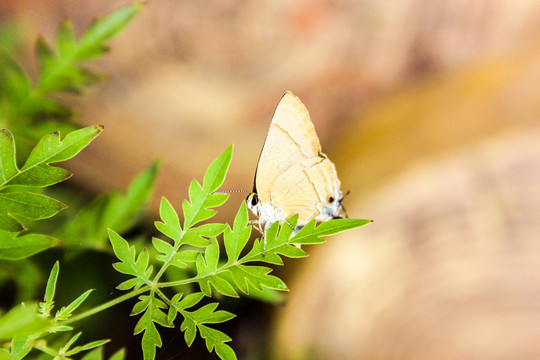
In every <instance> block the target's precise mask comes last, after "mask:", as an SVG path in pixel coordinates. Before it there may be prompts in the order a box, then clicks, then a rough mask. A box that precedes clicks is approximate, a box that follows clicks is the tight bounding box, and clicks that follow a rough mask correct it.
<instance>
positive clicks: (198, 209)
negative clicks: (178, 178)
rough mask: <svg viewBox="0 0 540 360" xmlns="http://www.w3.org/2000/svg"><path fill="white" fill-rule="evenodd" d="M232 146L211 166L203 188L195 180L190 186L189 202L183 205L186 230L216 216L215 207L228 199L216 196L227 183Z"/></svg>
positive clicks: (223, 196) (219, 195) (225, 196)
mask: <svg viewBox="0 0 540 360" xmlns="http://www.w3.org/2000/svg"><path fill="white" fill-rule="evenodd" d="M232 151H233V147H232V145H231V146H229V147H228V148H227V149H226V150H225V151H223V152H222V153H221V154H220V155H219V156H218V157H217V158H216V160H214V161H213V162H212V164H210V166H209V167H208V170H207V171H206V174H205V175H204V181H203V186H201V184H199V182H198V181H196V180H193V181H192V182H191V185H190V186H189V200H190V201H189V202H187V201H184V202H183V203H182V209H183V211H184V229H188V228H190V227H192V226H193V225H195V224H196V223H198V222H201V221H204V220H207V219H209V218H211V217H212V216H214V215H215V214H216V211H215V210H213V209H212V208H213V207H217V206H220V205H222V204H223V203H224V202H225V201H226V200H227V199H228V195H226V194H214V193H213V192H214V191H216V190H217V189H218V188H219V187H220V186H221V185H222V184H223V181H225V175H226V174H227V170H228V169H229V165H230V163H231V159H232Z"/></svg>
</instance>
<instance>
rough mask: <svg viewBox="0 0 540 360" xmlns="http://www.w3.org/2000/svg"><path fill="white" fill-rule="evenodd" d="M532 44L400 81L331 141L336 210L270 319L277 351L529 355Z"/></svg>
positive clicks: (537, 134) (536, 321)
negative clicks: (338, 225) (347, 226)
mask: <svg viewBox="0 0 540 360" xmlns="http://www.w3.org/2000/svg"><path fill="white" fill-rule="evenodd" d="M538 54H540V53H539V52H524V53H521V54H520V55H519V56H513V57H510V58H504V59H497V60H495V61H489V62H486V63H483V64H479V65H478V66H474V67H469V68H467V69H464V70H463V71H460V72H453V73H449V74H447V76H444V77H436V78H433V79H430V80H425V81H422V82H420V83H417V84H414V85H413V84H411V85H410V86H407V87H406V88H405V89H403V90H402V91H398V92H396V94H394V95H391V96H387V97H386V98H385V99H381V100H380V101H379V103H378V104H376V105H375V106H373V108H371V109H370V110H369V111H367V112H365V113H364V114H362V116H360V117H359V125H358V126H357V127H356V128H355V127H352V128H351V131H350V132H349V133H348V134H347V135H346V136H344V138H343V141H342V142H341V143H340V145H339V146H337V147H336V148H335V149H334V150H335V151H336V156H335V159H336V163H337V168H338V171H339V172H340V174H341V178H342V183H343V184H344V187H345V188H347V187H350V189H351V195H349V197H348V198H347V199H346V201H345V205H346V206H347V210H348V212H349V215H350V216H354V217H366V218H371V219H374V220H375V222H374V223H373V224H370V225H369V226H367V227H366V228H361V229H359V230H355V231H353V232H350V233H347V234H345V235H343V236H341V237H336V238H333V239H331V240H330V241H329V242H328V243H327V244H325V245H324V246H320V247H314V248H313V249H310V250H312V253H313V256H311V257H310V258H308V259H307V261H305V263H304V265H303V267H302V269H301V271H300V273H299V274H298V275H297V276H295V277H294V278H293V280H292V282H291V283H290V284H289V287H290V288H291V294H290V297H289V301H288V306H286V307H284V308H283V309H281V310H280V311H279V313H278V320H277V321H276V323H275V327H274V335H275V346H274V347H273V349H274V355H275V356H276V358H279V359H314V358H315V359H340V360H343V359H479V358H481V359H524V360H525V359H534V358H538V357H540V346H539V345H538V341H537V339H538V338H539V337H540V242H539V240H540V205H539V204H540V188H539V186H538V185H539V184H540V183H539V179H540V107H539V105H538V104H539V103H538V101H537V100H535V98H536V95H534V93H535V92H534V91H532V89H538V88H540V86H539V85H540V74H539V72H538V69H540V67H538V66H537V64H538V63H539V61H540V57H539V55H538Z"/></svg>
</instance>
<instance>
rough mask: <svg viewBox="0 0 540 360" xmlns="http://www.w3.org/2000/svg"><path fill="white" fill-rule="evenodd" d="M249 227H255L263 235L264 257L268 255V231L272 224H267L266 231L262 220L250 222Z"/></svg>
mask: <svg viewBox="0 0 540 360" xmlns="http://www.w3.org/2000/svg"><path fill="white" fill-rule="evenodd" d="M248 225H251V226H253V227H254V228H255V229H257V231H259V232H260V233H261V237H262V241H263V257H264V256H265V255H266V230H267V229H268V228H269V227H270V225H271V224H270V223H265V225H264V230H263V228H262V226H261V221H260V220H249V221H248Z"/></svg>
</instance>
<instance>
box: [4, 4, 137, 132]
mask: <svg viewBox="0 0 540 360" xmlns="http://www.w3.org/2000/svg"><path fill="white" fill-rule="evenodd" d="M141 8H142V4H141V3H135V4H131V5H127V6H125V7H122V8H120V9H118V10H116V11H115V12H113V13H111V14H109V15H108V16H106V17H105V18H103V19H101V20H96V21H94V22H93V23H92V24H91V25H90V26H89V28H88V29H87V30H86V31H85V32H84V33H83V34H82V36H81V38H80V39H79V40H78V41H77V40H76V38H75V34H74V29H73V24H72V23H71V22H70V21H65V22H63V23H62V25H61V26H60V28H59V29H58V31H57V34H56V39H55V45H56V49H54V48H53V47H52V46H51V45H49V44H48V43H47V42H46V41H45V39H43V38H39V39H38V41H37V43H36V54H37V62H38V65H39V70H40V72H39V78H38V79H37V81H36V84H32V82H31V81H30V78H29V76H28V75H27V74H26V73H25V72H24V71H23V69H22V67H21V66H20V65H19V64H18V63H17V62H16V61H15V60H14V59H13V57H12V56H11V55H10V54H9V53H8V52H7V51H6V50H5V49H0V69H1V70H0V126H10V127H11V129H12V131H13V132H14V133H15V134H16V135H17V136H22V137H24V138H29V139H37V138H39V137H40V136H42V135H43V134H44V133H47V132H49V131H51V129H54V128H58V127H62V126H60V125H59V121H65V120H67V119H70V118H71V117H72V115H73V114H72V112H71V110H69V109H68V108H67V107H65V106H64V105H62V104H60V103H58V102H57V101H55V100H53V99H52V98H51V97H50V95H51V94H52V93H55V92H80V91H81V90H82V89H83V88H84V87H87V86H90V85H93V84H95V83H96V82H98V81H99V80H101V76H100V75H98V74H97V73H95V72H93V71H90V70H88V69H86V68H85V67H83V66H82V65H81V62H83V61H87V60H90V59H95V58H97V57H99V56H101V55H103V54H105V53H106V52H107V51H108V47H107V41H108V40H110V39H111V38H112V37H114V36H115V35H116V34H117V33H118V32H119V31H120V30H122V29H123V28H124V27H125V26H126V25H127V24H128V23H129V22H130V20H131V19H132V18H133V17H134V16H135V15H136V14H137V13H138V12H139V11H140V9H141ZM29 125H32V128H31V129H29ZM63 128H64V129H65V128H66V127H65V126H63ZM72 129H73V127H72Z"/></svg>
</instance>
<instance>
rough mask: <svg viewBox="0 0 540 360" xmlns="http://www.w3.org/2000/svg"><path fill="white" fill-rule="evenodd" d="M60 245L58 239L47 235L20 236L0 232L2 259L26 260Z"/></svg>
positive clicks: (0, 255) (0, 256) (0, 257)
mask: <svg viewBox="0 0 540 360" xmlns="http://www.w3.org/2000/svg"><path fill="white" fill-rule="evenodd" d="M59 243H60V241H59V240H58V239H55V238H53V237H50V236H47V235H41V234H25V235H19V234H17V233H15V232H9V231H2V230H0V259H6V260H20V259H24V258H26V257H29V256H32V255H34V254H36V253H38V252H41V251H43V250H46V249H48V248H51V247H53V246H56V245H58V244H59Z"/></svg>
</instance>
